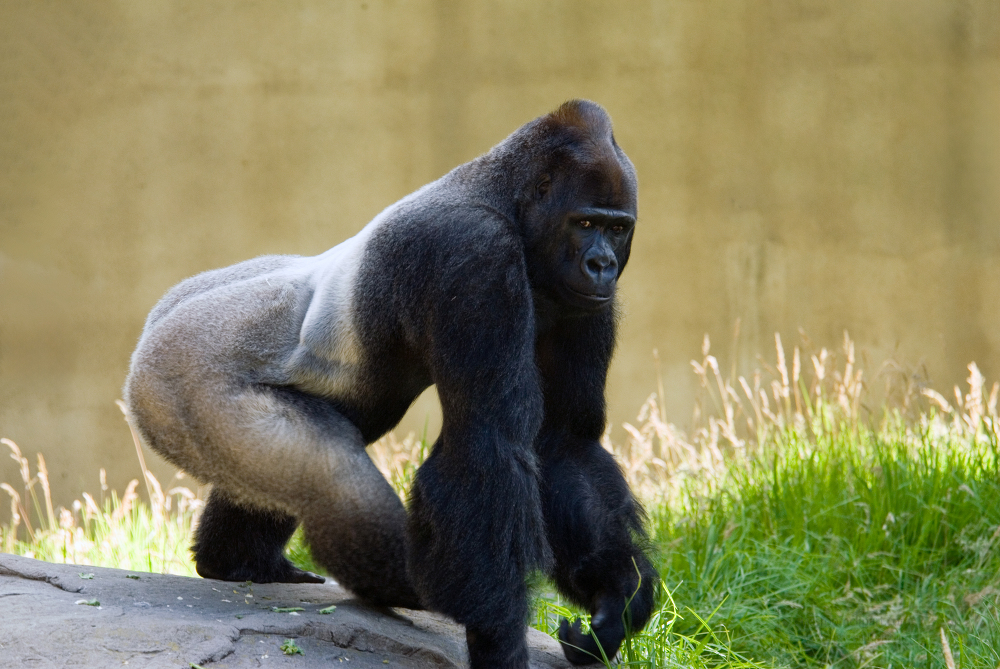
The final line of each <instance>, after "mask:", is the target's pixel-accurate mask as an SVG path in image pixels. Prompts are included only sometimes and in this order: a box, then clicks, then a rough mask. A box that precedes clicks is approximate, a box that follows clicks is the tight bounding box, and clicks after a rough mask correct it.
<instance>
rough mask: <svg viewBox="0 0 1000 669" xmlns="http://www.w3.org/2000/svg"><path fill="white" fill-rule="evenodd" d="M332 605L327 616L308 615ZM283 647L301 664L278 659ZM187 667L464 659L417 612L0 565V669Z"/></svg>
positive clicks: (32, 563)
mask: <svg viewBox="0 0 1000 669" xmlns="http://www.w3.org/2000/svg"><path fill="white" fill-rule="evenodd" d="M81 573H84V574H93V575H94V576H93V578H91V579H84V578H81V576H80V574H81ZM130 576H131V577H135V576H138V577H139V578H138V579H136V578H130ZM94 600H96V601H97V603H96V604H93V605H88V602H93V601H94ZM78 602H79V603H78ZM331 605H335V606H336V609H335V610H334V611H333V612H332V613H329V614H321V613H319V610H320V609H323V608H325V607H329V606H331ZM275 608H277V609H281V608H301V609H302V610H301V611H294V612H282V611H275V610H273V609H275ZM286 639H294V641H295V644H296V645H297V646H298V647H299V648H301V649H302V651H303V652H304V655H298V654H296V655H285V654H284V653H283V652H282V650H281V645H282V644H283V643H284V642H285V640H286ZM528 643H529V645H530V646H531V666H532V667H535V668H537V669H543V668H550V667H551V668H555V667H558V668H560V669H565V668H567V667H569V666H570V665H569V664H568V663H567V662H566V661H565V659H564V658H563V655H562V651H561V650H560V648H559V644H558V643H556V642H555V641H553V640H552V639H551V638H549V637H548V636H546V635H544V634H542V633H541V632H538V631H536V630H532V629H529V631H528ZM192 664H197V665H204V666H205V668H206V669H208V668H209V667H213V668H216V667H232V668H237V667H239V668H243V667H294V668H297V669H313V668H319V667H331V666H338V667H339V666H345V667H386V666H390V667H410V668H414V669H416V668H418V667H465V666H467V664H468V658H467V655H466V651H465V631H464V629H463V628H462V627H461V626H460V625H457V624H455V623H454V622H451V621H450V620H448V619H447V618H444V617H443V616H439V615H436V614H432V613H427V612H425V611H410V610H407V609H393V610H389V609H377V608H372V607H370V606H367V605H365V604H363V603H361V602H359V601H358V600H356V599H353V598H352V597H351V595H350V594H349V593H347V592H346V591H344V590H343V589H342V588H340V587H339V586H337V585H336V584H334V583H331V582H329V581H328V582H327V583H325V584H322V585H311V584H301V585H299V584H285V583H275V584H266V585H265V584H256V583H252V584H241V583H230V582H226V581H214V580H211V579H200V578H189V577H186V576H169V575H163V574H147V573H144V572H129V571H123V570H120V569H106V568H102V567H80V566H77V565H61V564H49V563H47V562H40V561H38V560H32V559H30V558H24V557H18V556H15V555H8V554H5V553H0V667H36V668H39V669H47V668H48V667H60V668H62V667H74V666H79V667H123V666H127V667H130V668H131V667H142V668H148V669H160V668H166V667H183V668H184V669H188V668H189V667H191V665H192Z"/></svg>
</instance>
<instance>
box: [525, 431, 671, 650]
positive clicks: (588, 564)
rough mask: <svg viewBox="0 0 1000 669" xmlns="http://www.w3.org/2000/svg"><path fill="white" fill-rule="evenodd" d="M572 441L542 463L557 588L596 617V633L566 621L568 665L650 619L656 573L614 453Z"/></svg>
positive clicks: (611, 646)
mask: <svg viewBox="0 0 1000 669" xmlns="http://www.w3.org/2000/svg"><path fill="white" fill-rule="evenodd" d="M567 446H568V447H567V448H562V449H559V453H558V455H554V456H552V457H550V458H549V459H546V460H544V461H543V466H542V505H543V510H544V514H545V523H546V527H547V530H548V537H549V543H550V545H551V546H552V552H553V556H554V557H555V568H554V570H553V573H552V576H553V577H554V579H555V582H556V585H557V587H558V588H559V590H560V591H562V592H563V593H564V594H565V595H566V596H567V597H569V598H570V599H571V600H573V601H574V602H576V603H578V604H579V605H581V606H583V607H585V608H586V609H587V610H588V611H590V612H591V614H592V618H591V629H592V631H593V635H590V634H583V632H582V631H581V629H580V626H579V623H578V624H577V625H575V626H571V625H570V624H569V622H568V621H566V620H563V621H562V624H561V626H560V628H559V640H560V641H561V642H562V644H563V651H564V652H565V654H566V658H567V659H568V660H569V661H570V662H572V663H574V664H590V663H593V662H598V661H600V660H601V658H602V650H603V654H604V655H606V656H607V657H608V659H611V658H612V657H614V655H615V654H616V653H617V652H618V648H619V646H620V645H621V642H622V640H623V639H624V638H625V635H626V633H628V632H630V631H632V630H638V629H642V627H643V626H644V625H645V624H646V621H647V620H649V617H650V615H651V613H652V609H653V604H654V602H653V597H654V586H655V584H656V582H657V580H658V577H657V574H656V571H655V570H654V569H653V566H652V564H651V563H650V561H649V558H648V557H647V556H646V554H645V552H644V550H643V544H644V543H645V539H646V537H645V532H644V529H643V526H642V520H643V511H642V508H641V507H640V506H639V504H638V502H636V500H635V499H634V498H633V497H632V494H631V492H630V491H629V489H628V484H627V483H626V482H625V480H624V478H623V477H622V474H621V471H620V470H619V469H618V465H617V464H616V463H615V461H614V459H613V458H612V456H611V455H610V454H609V453H608V452H607V451H605V450H604V449H603V448H601V447H600V445H599V444H598V443H597V442H595V441H589V440H580V441H578V442H576V443H573V444H570V445H567ZM595 636H596V637H597V639H596V641H595V639H594V637H595ZM598 644H600V647H598Z"/></svg>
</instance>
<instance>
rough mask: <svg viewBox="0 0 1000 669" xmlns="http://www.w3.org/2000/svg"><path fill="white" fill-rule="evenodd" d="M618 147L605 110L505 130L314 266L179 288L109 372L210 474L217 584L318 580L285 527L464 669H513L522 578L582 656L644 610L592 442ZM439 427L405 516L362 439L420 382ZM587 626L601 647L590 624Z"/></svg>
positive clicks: (178, 453)
mask: <svg viewBox="0 0 1000 669" xmlns="http://www.w3.org/2000/svg"><path fill="white" fill-rule="evenodd" d="M635 220H636V178H635V170H634V169H633V167H632V163H631V162H629V159H628V158H627V157H626V155H625V153H624V152H623V151H622V150H621V148H619V146H618V144H617V143H616V142H615V138H614V135H613V134H612V130H611V120H610V118H609V117H608V115H607V113H606V112H605V111H604V109H602V108H601V107H600V106H598V105H596V104H594V103H592V102H587V101H582V100H574V101H570V102H567V103H565V104H564V105H562V106H561V107H559V108H558V109H557V110H556V111H554V112H552V113H551V114H548V115H546V116H542V117H540V118H538V119H535V120H534V121H532V122H530V123H528V124H527V125H525V126H523V127H522V128H520V129H518V130H517V131H516V132H514V134H512V135H511V136H510V137H508V138H507V139H505V140H504V141H503V142H501V143H500V144H498V145H497V146H496V147H494V148H493V149H492V150H491V151H490V152H489V153H487V154H485V155H483V156H481V157H479V158H477V159H475V160H473V161H472V162H470V163H466V164H465V165H461V166H460V167H457V168H455V169H454V170H452V171H451V172H450V173H448V174H446V175H445V176H443V177H441V178H440V179H438V180H437V181H435V182H433V183H431V184H429V185H427V186H424V187H423V188H421V189H420V190H418V191H417V192H415V193H413V194H412V195H409V196H408V197H405V198H403V199H402V200H400V201H399V202H397V203H396V204H394V205H392V206H391V207H389V208H388V209H386V210H385V211H383V212H382V213H381V214H379V215H378V216H377V217H376V218H375V219H374V220H373V221H372V222H371V223H369V224H368V225H367V226H366V227H365V228H364V229H363V230H361V232H360V233H358V234H357V235H356V236H354V237H352V238H350V239H348V240H347V241H345V242H343V243H341V244H339V245H337V246H335V247H333V248H332V249H330V250H329V251H327V252H326V253H323V254H321V255H318V256H316V257H312V258H303V257H298V256H265V257H261V258H256V259H254V260H248V261H246V262H242V263H239V264H237V265H233V266H232V267H227V268H224V269H218V270H214V271H209V272H205V273H203V274H199V275H197V276H195V277H193V278H190V279H188V280H186V281H183V282H182V283H180V284H179V285H177V286H176V287H174V288H173V289H172V290H171V291H170V292H169V293H167V295H166V296H165V297H164V298H163V299H162V300H161V301H160V302H159V304H157V305H156V307H155V308H154V309H153V311H152V313H150V315H149V318H148V320H147V322H146V326H145V329H144V330H143V333H142V337H141V338H140V340H139V345H138V347H137V349H136V351H135V353H134V354H133V356H132V365H131V370H130V372H129V376H128V379H127V381H126V384H125V397H126V401H127V404H128V407H129V410H130V412H131V416H132V418H133V421H134V424H135V427H136V428H137V429H138V431H139V433H140V434H141V436H142V438H143V439H144V440H145V442H146V443H147V444H148V445H149V446H150V447H151V448H153V449H154V450H155V451H156V452H158V453H160V454H161V455H162V456H163V457H165V458H166V459H167V460H169V461H170V462H172V463H174V464H175V465H177V466H178V467H181V468H183V469H184V470H186V471H187V472H189V473H190V474H191V475H193V476H195V477H196V478H198V479H199V480H201V481H203V482H208V483H211V484H212V491H211V493H210V495H209V499H208V504H207V506H206V507H205V510H204V515H203V516H202V518H201V522H200V524H199V526H198V530H197V534H196V538H195V542H194V547H193V552H194V558H195V562H196V565H197V569H198V573H199V574H201V575H202V576H204V577H207V578H216V579H222V580H228V581H243V580H252V581H256V582H260V583H266V582H274V581H278V582H321V581H322V579H321V578H320V577H318V576H316V575H314V574H311V573H308V572H305V571H302V570H299V569H297V568H295V567H294V566H292V564H291V563H289V562H288V560H286V559H285V557H284V556H283V548H284V546H285V543H286V542H287V541H288V539H289V537H290V536H291V534H292V532H293V531H294V530H295V528H296V526H297V525H298V524H299V523H300V522H301V523H302V524H303V526H304V530H305V536H306V540H307V541H308V543H309V545H310V546H311V548H312V552H313V555H314V557H315V559H316V560H317V562H318V563H320V564H322V565H323V566H324V567H325V568H326V569H328V570H329V572H330V574H332V575H333V576H334V578H336V579H337V581H338V582H339V583H341V584H342V585H343V586H344V587H346V588H348V589H350V590H351V591H352V592H354V593H355V594H356V595H357V596H358V597H361V598H363V599H364V600H367V601H369V602H372V603H374V604H377V605H382V606H400V607H409V608H425V607H426V608H428V609H431V610H434V611H439V612H442V613H444V614H446V615H448V616H450V617H452V618H454V619H455V620H456V621H458V622H459V623H462V624H463V625H465V627H466V630H467V632H466V635H467V641H468V647H469V656H470V660H471V664H472V666H473V667H476V668H480V667H527V666H528V651H527V646H526V642H525V625H526V621H527V616H528V591H527V586H526V583H525V576H526V574H527V573H528V572H529V571H531V570H536V569H537V570H542V571H544V572H545V573H547V574H549V575H550V576H551V577H552V578H553V579H554V581H555V583H556V585H557V587H558V588H559V590H560V591H561V592H562V593H564V594H565V595H566V596H567V597H568V598H570V599H571V600H572V601H574V602H577V603H578V604H579V605H581V606H583V607H585V608H586V609H587V610H588V611H590V612H591V613H592V614H593V618H592V630H593V635H591V634H590V633H584V632H583V631H582V630H581V628H580V626H579V624H577V625H575V626H574V625H570V624H569V623H568V622H567V621H565V620H564V621H563V622H562V626H561V629H560V634H559V636H560V639H561V641H562V643H563V649H564V652H565V654H566V656H567V658H568V659H569V660H570V661H572V662H574V663H577V664H587V663H591V662H594V661H596V660H597V658H599V657H600V654H601V651H600V650H599V649H598V647H597V642H599V643H600V645H601V647H602V648H603V651H604V653H605V654H606V655H607V656H608V657H612V656H614V654H615V653H616V652H617V650H618V648H619V645H620V644H621V642H622V640H623V638H624V636H625V634H626V632H627V631H628V630H634V629H640V628H641V627H642V626H643V625H644V624H645V623H646V621H647V620H648V618H649V616H650V613H651V609H652V606H653V599H654V594H653V593H654V584H655V581H656V574H655V571H654V570H653V568H652V565H651V562H650V560H649V559H648V557H647V555H646V553H645V549H644V546H645V543H646V538H645V534H644V530H643V523H642V520H643V511H642V508H641V507H640V505H639V504H638V502H637V501H636V500H635V499H634V498H633V496H632V494H631V492H630V490H629V488H628V485H627V483H626V482H625V480H624V478H623V477H622V475H621V472H620V470H619V469H618V467H617V466H616V464H615V462H614V460H613V459H612V457H611V456H610V455H609V454H608V453H607V452H606V451H605V450H604V449H603V448H601V446H600V444H599V443H598V439H599V438H600V436H601V434H602V432H603V430H604V426H605V401H604V387H605V379H606V376H607V371H608V363H609V362H610V360H611V355H612V349H613V348H614V343H615V306H614V304H615V285H616V282H617V280H618V277H619V276H621V273H622V270H624V269H625V265H626V263H627V262H628V258H629V251H630V248H631V244H632V234H633V231H634V227H635ZM431 384H434V385H436V386H437V392H438V395H439V397H440V399H441V408H442V412H443V416H444V424H443V427H442V428H441V434H440V436H439V437H438V439H437V442H436V443H435V444H434V448H433V450H432V452H431V454H430V456H429V457H428V458H427V461H426V462H424V463H423V465H422V466H421V467H420V469H419V471H418V473H417V476H416V480H415V482H414V484H413V488H412V490H411V492H410V499H409V509H408V511H407V509H406V508H404V506H403V504H402V503H401V502H400V500H399V498H398V497H397V495H396V494H395V493H394V492H393V490H392V488H391V487H390V486H389V484H388V483H387V482H386V480H385V479H384V478H383V477H382V475H381V474H380V473H379V471H378V470H377V469H376V467H375V465H374V464H373V463H372V461H371V459H370V458H369V456H368V455H367V453H366V452H365V446H366V445H367V444H369V443H371V442H372V441H374V440H376V439H377V438H379V437H380V436H381V435H383V434H385V433H386V432H387V431H388V430H390V429H391V428H392V427H393V426H395V425H396V424H397V423H398V422H399V420H400V419H401V417H402V416H403V414H404V412H405V411H406V409H407V407H409V406H410V404H411V403H412V402H413V400H414V399H415V398H416V397H417V395H419V394H420V393H421V392H422V391H423V390H424V389H425V388H427V387H428V386H429V385H431ZM595 639H596V642H595Z"/></svg>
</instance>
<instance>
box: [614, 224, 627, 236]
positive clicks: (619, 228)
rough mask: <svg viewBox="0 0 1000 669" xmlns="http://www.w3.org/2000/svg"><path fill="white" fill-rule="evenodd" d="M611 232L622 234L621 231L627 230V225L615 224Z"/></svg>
mask: <svg viewBox="0 0 1000 669" xmlns="http://www.w3.org/2000/svg"><path fill="white" fill-rule="evenodd" d="M611 232H613V233H615V234H616V235H620V234H621V233H623V232H625V226H624V225H613V226H611Z"/></svg>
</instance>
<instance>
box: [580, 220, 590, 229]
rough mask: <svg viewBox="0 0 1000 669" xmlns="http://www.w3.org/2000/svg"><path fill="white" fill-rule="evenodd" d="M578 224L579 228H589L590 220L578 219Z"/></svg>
mask: <svg viewBox="0 0 1000 669" xmlns="http://www.w3.org/2000/svg"><path fill="white" fill-rule="evenodd" d="M578 225H579V226H580V227H581V228H589V227H590V221H580V222H579V223H578Z"/></svg>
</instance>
